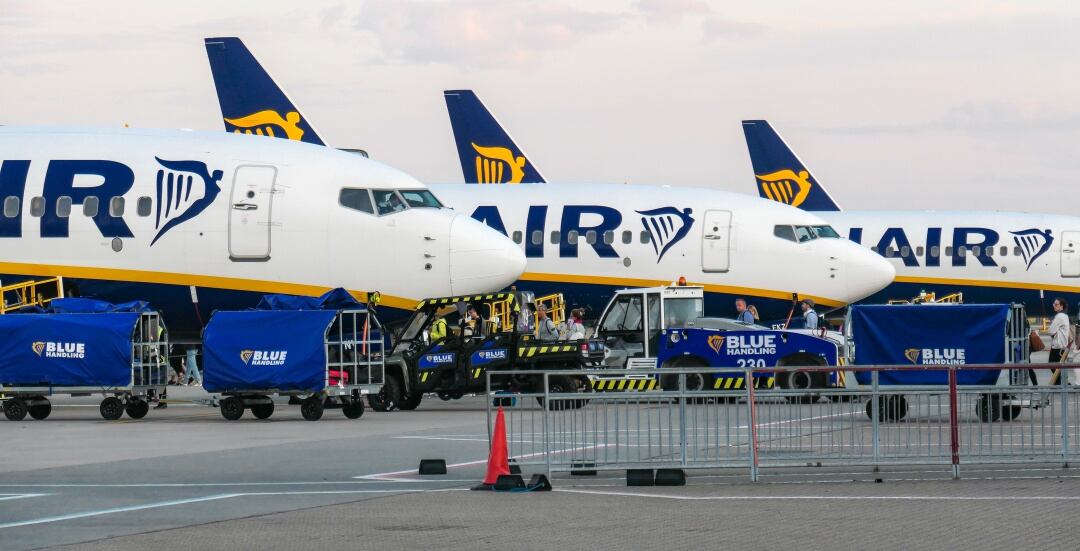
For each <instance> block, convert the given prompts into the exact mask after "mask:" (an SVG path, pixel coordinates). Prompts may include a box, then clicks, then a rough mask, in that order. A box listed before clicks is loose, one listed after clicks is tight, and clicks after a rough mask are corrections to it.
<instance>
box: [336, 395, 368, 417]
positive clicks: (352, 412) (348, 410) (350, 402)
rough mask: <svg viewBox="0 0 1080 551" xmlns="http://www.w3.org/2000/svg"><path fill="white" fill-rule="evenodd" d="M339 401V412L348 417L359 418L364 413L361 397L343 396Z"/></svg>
mask: <svg viewBox="0 0 1080 551" xmlns="http://www.w3.org/2000/svg"><path fill="white" fill-rule="evenodd" d="M344 400H345V401H343V402H342V403H341V412H342V413H344V414H345V417H348V418H349V419H359V418H360V416H361V415H363V414H364V400H363V399H361V398H356V399H353V398H345V399H344Z"/></svg>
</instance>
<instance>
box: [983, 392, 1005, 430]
mask: <svg viewBox="0 0 1080 551" xmlns="http://www.w3.org/2000/svg"><path fill="white" fill-rule="evenodd" d="M975 413H976V415H978V416H979V420H980V421H982V422H983V423H995V422H997V421H999V420H1000V419H1001V413H1002V411H1001V395H999V394H983V395H982V396H979V401H978V402H975ZM1010 413H1011V412H1010Z"/></svg>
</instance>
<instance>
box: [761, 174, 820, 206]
mask: <svg viewBox="0 0 1080 551" xmlns="http://www.w3.org/2000/svg"><path fill="white" fill-rule="evenodd" d="M757 179H758V183H759V184H761V191H762V193H764V194H765V197H768V198H769V199H772V200H773V201H777V202H779V203H784V204H787V205H791V206H793V207H797V206H799V205H801V204H803V201H806V196H807V195H809V194H810V188H812V187H814V186H813V185H811V184H810V173H809V172H807V171H805V170H800V171H799V173H798V174H796V173H795V171H794V170H788V169H784V170H777V171H776V172H770V173H769V174H758V175H757Z"/></svg>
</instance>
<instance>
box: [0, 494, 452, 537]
mask: <svg viewBox="0 0 1080 551" xmlns="http://www.w3.org/2000/svg"><path fill="white" fill-rule="evenodd" d="M450 491H468V488H445V489H435V490H410V489H403V490H329V491H306V492H305V491H300V492H245V493H234V494H217V495H212V496H205V497H193V498H189V499H177V500H172V501H159V502H156V503H145V504H142V505H131V506H128V507H114V508H112V509H99V510H96V511H84V512H81V513H70V514H67V515H58V516H53V517H43V518H37V519H30V520H22V521H18V522H9V523H7V524H0V530H2V529H5V528H18V527H20V526H33V525H36V524H48V523H52V522H61V521H65V520H76V519H81V518H89V517H99V516H103V515H113V514H116V513H130V512H133V511H144V510H147V509H160V508H163V507H175V506H178V505H187V504H190V503H205V502H208V501H219V500H223V499H232V498H236V497H266V496H298V495H347V494H415V493H425V492H450Z"/></svg>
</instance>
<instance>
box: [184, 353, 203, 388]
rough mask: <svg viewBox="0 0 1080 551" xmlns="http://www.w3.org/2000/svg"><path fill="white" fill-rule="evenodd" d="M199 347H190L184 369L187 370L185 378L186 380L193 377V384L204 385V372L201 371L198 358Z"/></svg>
mask: <svg viewBox="0 0 1080 551" xmlns="http://www.w3.org/2000/svg"><path fill="white" fill-rule="evenodd" d="M197 352H198V349H197V348H195V347H194V346H191V347H188V349H187V358H186V359H185V360H184V371H186V372H187V377H185V378H184V381H185V382H186V381H187V380H188V379H189V378H190V379H191V385H192V386H202V373H199V361H198V359H197V358H196V355H197Z"/></svg>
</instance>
